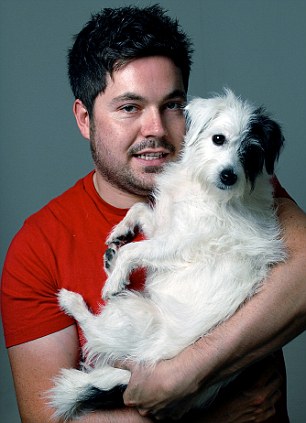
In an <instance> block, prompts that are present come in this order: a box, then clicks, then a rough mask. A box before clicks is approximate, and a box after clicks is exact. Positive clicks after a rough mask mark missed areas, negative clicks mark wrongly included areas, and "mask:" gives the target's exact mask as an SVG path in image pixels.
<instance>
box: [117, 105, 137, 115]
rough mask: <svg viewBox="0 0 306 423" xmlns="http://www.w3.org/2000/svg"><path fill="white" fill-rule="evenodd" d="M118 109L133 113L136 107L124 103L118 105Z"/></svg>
mask: <svg viewBox="0 0 306 423" xmlns="http://www.w3.org/2000/svg"><path fill="white" fill-rule="evenodd" d="M120 110H123V111H124V112H127V113H133V112H136V111H137V107H136V106H135V105H134V104H126V105H125V106H122V107H120Z"/></svg>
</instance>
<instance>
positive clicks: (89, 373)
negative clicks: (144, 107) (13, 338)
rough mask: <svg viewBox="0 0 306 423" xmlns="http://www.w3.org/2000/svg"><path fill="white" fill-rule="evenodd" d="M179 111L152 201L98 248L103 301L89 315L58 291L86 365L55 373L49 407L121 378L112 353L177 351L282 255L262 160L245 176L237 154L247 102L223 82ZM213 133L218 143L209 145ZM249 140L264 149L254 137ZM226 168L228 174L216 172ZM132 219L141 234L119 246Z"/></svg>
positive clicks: (246, 124)
mask: <svg viewBox="0 0 306 423" xmlns="http://www.w3.org/2000/svg"><path fill="white" fill-rule="evenodd" d="M187 111H188V116H189V118H188V119H189V129H188V131H187V135H186V138H185V143H184V148H183V150H182V154H181V157H180V159H179V160H178V161H177V162H173V163H171V164H168V165H167V166H166V167H165V169H164V172H163V173H162V174H160V175H158V176H157V177H156V184H157V189H156V191H155V202H154V206H151V205H148V204H145V203H137V204H135V205H134V206H133V207H132V208H131V209H130V210H129V212H128V213H127V215H126V217H125V218H124V219H123V221H122V222H121V223H119V225H118V226H116V227H115V228H114V230H113V231H112V233H111V234H110V236H109V238H108V240H107V244H108V245H109V247H110V250H109V252H112V253H113V255H114V257H113V258H112V257H110V256H109V255H108V256H107V270H108V273H109V278H108V280H107V282H106V284H105V287H104V289H103V296H104V297H105V298H108V299H109V301H108V303H107V304H106V306H105V307H103V309H102V310H101V313H100V314H99V315H93V314H91V313H90V312H89V310H88V309H87V307H86V305H85V303H84V301H83V299H82V297H81V296H80V295H79V294H77V293H73V292H69V291H67V290H64V289H63V290H61V291H60V293H59V302H60V305H61V307H62V309H63V310H65V311H66V312H67V313H68V314H69V315H71V316H73V317H74V318H75V319H76V321H77V322H78V324H79V325H80V326H81V328H82V330H83V331H84V333H85V336H86V338H87V343H86V345H85V353H86V354H87V364H85V365H84V368H83V371H80V370H75V369H70V370H63V371H62V373H61V375H60V376H59V377H58V378H57V379H56V381H55V387H54V388H53V389H52V391H51V405H52V406H53V407H55V409H56V415H57V416H61V417H64V418H66V419H69V418H72V417H74V416H75V415H77V414H78V413H79V412H81V411H82V410H79V409H78V406H77V405H76V404H77V402H78V401H82V398H83V397H85V396H86V395H85V394H86V393H87V392H89V391H90V387H91V386H94V387H96V388H98V389H100V390H102V391H103V390H109V389H111V388H113V387H114V386H116V385H120V384H121V385H125V384H127V383H128V381H129V378H130V373H129V372H128V371H126V370H121V369H115V368H113V367H111V366H110V365H109V363H111V362H112V361H113V360H115V359H120V360H122V359H126V358H128V359H130V360H135V361H136V362H143V363H146V364H147V365H154V363H156V362H157V361H158V360H161V359H167V358H171V357H173V356H175V355H176V354H178V353H179V352H180V351H181V350H182V349H184V348H185V347H187V346H188V345H190V344H192V343H193V342H195V341H196V340H197V339H199V337H201V336H204V335H205V334H207V333H208V332H209V331H211V329H212V328H213V327H215V326H216V325H218V324H219V323H220V322H222V321H224V320H225V319H227V318H228V317H229V316H231V315H232V314H233V313H234V312H235V311H236V310H237V308H238V307H239V306H240V305H241V304H242V303H243V302H244V301H245V300H247V299H248V298H250V297H251V296H252V295H253V294H254V293H256V291H257V290H258V289H259V288H260V286H261V282H262V281H263V279H264V278H265V277H266V276H267V273H268V271H269V269H270V267H271V265H272V264H274V263H277V262H280V261H283V260H285V256H286V255H285V251H284V247H283V243H282V240H281V233H280V228H279V225H278V222H277V219H276V215H275V211H274V209H273V197H272V187H271V184H270V175H268V173H267V171H266V169H265V166H263V168H262V171H261V169H259V170H258V171H256V170H255V173H256V175H255V176H256V177H254V181H253V183H251V182H252V181H250V177H249V176H248V173H247V171H248V169H247V166H248V165H247V164H245V165H243V163H242V159H241V157H242V156H243V151H244V150H243V149H242V148H241V146H242V142H243V140H244V142H245V143H246V141H245V137H246V135H247V134H249V136H250V125H251V123H252V120H253V119H254V108H253V107H252V106H251V105H250V104H249V103H247V102H243V101H242V100H241V99H239V98H237V97H235V96H234V94H233V93H232V92H231V91H229V90H228V91H226V93H225V95H223V96H217V97H214V98H211V99H206V100H205V99H194V100H193V101H192V102H191V103H190V104H189V105H188V107H187ZM248 131H249V132H248ZM214 135H218V136H219V135H222V136H223V137H224V139H225V142H224V143H222V142H221V143H220V145H218V139H217V140H216V139H215V138H213V136H214ZM251 136H252V133H251ZM219 139H220V137H219ZM213 140H215V141H217V142H214V141H213ZM248 142H249V143H253V144H254V145H255V147H256V146H257V147H259V150H262V149H263V148H262V146H261V145H260V140H258V139H255V138H254V139H249V140H248ZM241 152H242V153H241ZM277 155H278V152H277V153H275V156H277ZM275 158H276V157H275ZM264 159H265V160H267V158H264ZM273 160H274V159H273ZM228 169H230V170H231V172H230V173H231V174H232V173H234V174H235V175H236V177H237V178H236V179H237V180H235V179H234V180H230V182H227V177H225V178H222V177H221V175H222V171H224V170H226V172H227V171H228ZM270 173H271V171H270ZM136 226H138V227H139V228H141V230H142V231H143V232H144V234H145V236H146V240H144V241H140V242H135V243H128V244H126V245H124V246H122V247H121V248H118V244H120V242H121V241H122V236H123V237H124V236H127V235H131V234H133V232H134V229H135V227H136ZM119 240H120V242H119ZM138 267H145V268H146V269H147V278H146V283H145V289H144V292H139V293H138V292H133V291H129V290H124V288H125V286H126V285H128V283H129V280H128V278H129V274H130V273H131V271H132V270H133V269H135V268H138ZM118 293H119V294H118ZM115 294H116V295H115ZM117 294H118V295H117ZM218 388H219V385H218V386H213V387H210V388H209V389H206V390H203V391H202V392H200V393H199V394H198V395H197V396H195V397H194V398H193V400H192V401H191V402H190V403H189V404H188V406H187V407H186V409H188V408H193V407H201V406H203V405H205V404H206V403H207V402H209V401H210V400H211V399H212V398H213V397H214V395H215V393H216V392H217V390H218Z"/></svg>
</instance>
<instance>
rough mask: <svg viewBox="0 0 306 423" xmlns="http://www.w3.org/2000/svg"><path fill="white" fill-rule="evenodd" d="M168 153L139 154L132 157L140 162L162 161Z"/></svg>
mask: <svg viewBox="0 0 306 423" xmlns="http://www.w3.org/2000/svg"><path fill="white" fill-rule="evenodd" d="M168 154H169V153H163V152H155V153H140V154H134V157H137V158H139V159H142V160H149V161H150V160H159V159H163V158H165V157H167V156H168Z"/></svg>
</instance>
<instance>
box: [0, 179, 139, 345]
mask: <svg viewBox="0 0 306 423" xmlns="http://www.w3.org/2000/svg"><path fill="white" fill-rule="evenodd" d="M92 176H93V172H91V173H90V174H89V175H87V176H86V177H85V178H83V179H81V180H80V181H78V182H77V183H76V185H75V186H73V187H72V188H71V189H69V190H68V191H66V192H65V193H63V194H62V195H60V196H59V197H57V198H55V199H53V200H52V201H51V202H50V203H48V204H47V205H46V206H45V207H44V208H42V209H41V210H40V211H38V212H37V213H35V214H34V215H32V216H31V217H29V218H28V219H27V220H26V221H25V223H24V225H23V227H22V228H21V230H20V231H19V232H18V233H17V235H16V236H15V238H14V239H13V241H12V243H11V246H10V248H9V250H8V253H7V257H6V261H5V265H4V269H3V274H2V287H1V290H2V295H1V303H2V307H1V308H2V319H3V326H4V335H5V340H6V345H7V347H10V346H13V345H16V344H20V343H23V342H27V341H31V340H33V339H36V338H39V337H42V336H45V335H48V334H50V333H52V332H55V331H58V330H60V329H63V328H65V327H67V326H69V325H71V324H72V323H73V320H72V319H71V318H70V317H68V316H67V315H66V314H65V313H63V312H62V311H61V310H60V309H59V306H58V302H57V297H56V293H57V292H58V291H59V289H61V288H67V289H69V290H71V291H76V292H79V293H80V294H82V296H83V297H84V299H85V301H86V303H87V304H88V305H89V307H90V308H91V309H92V311H93V312H96V313H97V312H98V311H99V307H100V305H101V303H102V299H101V289H102V286H103V283H104V281H105V279H106V275H105V273H104V270H103V254H104V252H105V249H106V246H105V239H106V237H107V235H108V234H109V232H110V231H111V229H112V227H113V226H114V225H116V224H117V223H118V222H119V221H120V220H122V218H123V217H124V216H125V214H126V212H127V210H124V209H117V208H115V207H113V206H111V205H109V204H107V203H105V202H104V201H103V200H102V199H101V197H100V196H99V195H98V194H97V192H96V190H95V188H94V185H93V181H92ZM139 279H140V278H139V277H137V276H135V277H134V278H133V283H132V287H133V288H135V289H137V288H140V287H141V285H142V281H140V280H139Z"/></svg>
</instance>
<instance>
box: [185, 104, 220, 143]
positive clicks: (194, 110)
mask: <svg viewBox="0 0 306 423" xmlns="http://www.w3.org/2000/svg"><path fill="white" fill-rule="evenodd" d="M216 114H217V109H216V107H215V102H214V99H204V98H195V99H193V100H192V101H191V102H190V103H189V104H188V105H187V106H186V108H185V116H186V129H187V133H186V137H185V144H186V145H187V146H191V145H193V144H194V143H195V141H197V139H198V138H199V135H200V134H201V133H202V132H203V131H205V129H206V128H207V127H208V126H209V124H210V122H211V121H212V119H213V118H214V117H215V116H216Z"/></svg>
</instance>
